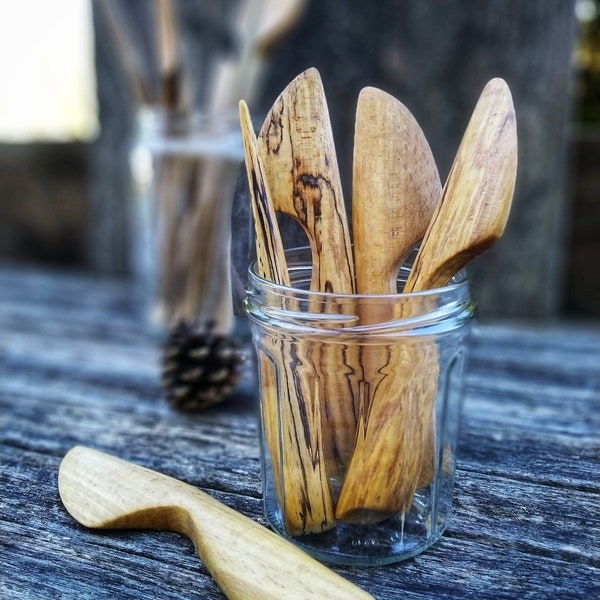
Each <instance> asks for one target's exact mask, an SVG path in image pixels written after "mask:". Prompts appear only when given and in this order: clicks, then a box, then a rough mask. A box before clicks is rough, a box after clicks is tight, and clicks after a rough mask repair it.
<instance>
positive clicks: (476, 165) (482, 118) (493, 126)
mask: <svg viewBox="0 0 600 600" xmlns="http://www.w3.org/2000/svg"><path fill="white" fill-rule="evenodd" d="M516 167H517V137H516V121H515V114H514V108H513V105H512V99H511V95H510V90H509V88H508V86H507V85H506V83H505V82H504V81H503V80H501V79H493V80H492V81H490V82H489V83H488V84H487V85H486V86H485V88H484V90H483V92H482V94H481V96H480V98H479V101H478V102H477V105H476V106H475V110H474V111H473V115H472V117H471V119H470V121H469V124H468V126H467V129H466V131H465V134H464V137H463V140H462V142H461V144H460V147H459V149H458V153H457V156H456V160H455V162H454V165H453V167H452V170H451V172H450V175H449V177H448V180H447V182H446V184H445V186H444V190H443V194H442V198H441V201H440V202H439V204H438V206H437V208H436V210H435V213H434V214H433V216H432V218H431V222H430V223H429V225H428V227H427V230H426V232H425V237H424V239H423V241H422V243H421V245H420V248H419V251H418V253H417V257H416V259H415V262H414V265H413V267H412V270H411V272H410V274H409V276H408V279H407V281H406V284H405V286H404V291H405V292H416V291H423V290H428V289H434V288H436V287H442V286H444V285H446V284H447V283H448V281H449V280H450V278H451V277H452V276H453V275H455V274H456V273H457V272H458V271H459V270H460V269H462V268H463V267H465V266H466V264H468V263H469V262H470V261H471V260H473V259H474V258H476V257H477V256H479V255H480V254H481V253H483V252H484V251H485V250H487V249H488V248H489V247H490V246H491V245H492V244H494V242H496V241H497V240H498V239H499V237H500V236H501V235H502V233H503V231H504V227H505V225H506V221H507V219H508V214H509V212H510V206H511V202H512V195H513V190H514V185H515V178H516ZM422 304H423V305H422V306H419V302H418V298H417V303H416V305H413V306H411V305H410V304H409V303H407V309H408V311H409V312H408V314H403V316H411V315H413V314H415V313H414V312H413V310H414V309H415V308H417V309H423V310H427V303H426V302H423V303H422ZM399 351H400V352H402V356H400V357H399V358H398V360H397V361H396V360H395V359H394V364H395V365H398V366H399V365H403V367H404V368H405V369H406V371H405V373H404V376H403V378H401V379H400V381H397V382H396V386H394V387H392V388H391V390H394V391H396V390H397V389H398V388H399V390H400V393H399V395H396V394H394V393H393V392H390V391H388V389H386V388H385V387H382V386H381V383H382V382H383V381H384V379H383V377H382V376H381V375H380V376H379V379H378V380H377V382H378V385H379V389H381V390H382V392H381V393H379V395H378V396H377V397H376V398H374V400H373V401H372V402H371V403H370V404H369V405H368V407H367V409H366V410H365V411H364V414H365V419H366V422H365V424H364V426H359V435H358V436H357V444H356V446H355V450H354V453H353V456H352V461H351V463H350V466H349V468H348V473H347V474H346V477H345V480H344V486H343V488H342V492H341V494H340V502H339V503H338V507H337V514H338V516H339V517H340V518H342V517H343V515H348V516H349V517H351V515H353V514H354V513H355V512H357V511H358V513H359V514H360V512H361V511H360V510H359V507H360V508H362V511H369V510H373V511H376V512H381V513H382V514H383V515H385V514H390V513H392V514H393V513H394V512H395V511H402V510H405V509H406V508H407V506H410V503H409V502H408V504H407V497H408V498H409V496H410V495H411V494H412V492H411V491H410V486H407V483H406V482H407V480H410V479H411V478H415V479H414V482H413V487H412V491H413V492H414V490H415V489H417V488H420V487H423V486H426V485H429V484H430V483H431V481H432V480H433V477H434V476H435V472H436V468H437V467H436V463H437V459H436V436H435V421H434V417H433V415H434V413H435V399H436V394H437V392H438V377H439V374H440V371H439V367H438V362H439V360H438V353H437V349H436V346H435V341H434V342H431V343H429V344H425V345H423V346H422V347H419V346H413V348H412V349H411V348H410V346H408V347H407V348H402V349H399ZM383 358H387V360H388V361H390V360H392V354H391V353H388V356H387V357H382V359H383ZM382 364H387V363H385V362H383V363H382ZM381 371H382V370H381V369H379V370H377V369H375V370H374V373H375V374H377V373H381ZM397 371H398V369H396V372H397ZM403 382H406V383H405V384H403ZM400 403H408V404H410V405H411V407H405V408H404V409H401V408H400V407H399V406H398V405H399V404H400ZM390 415H393V417H390ZM407 420H409V421H410V427H408V428H406V429H404V430H403V429H402V427H403V426H405V424H406V422H407ZM399 430H400V431H402V430H403V431H404V432H405V433H404V435H400V436H399V435H398V434H397V431H399ZM391 457H395V461H394V460H392V459H391ZM396 457H397V458H396ZM413 461H414V462H415V463H416V464H412V462H413ZM367 478H369V479H370V480H371V484H370V485H366V484H365V483H364V482H365V480H366V479H367ZM403 489H404V490H405V492H404V493H403V492H402V490H403Z"/></svg>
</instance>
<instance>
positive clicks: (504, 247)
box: [0, 0, 600, 319]
mask: <svg viewBox="0 0 600 600" xmlns="http://www.w3.org/2000/svg"><path fill="white" fill-rule="evenodd" d="M103 1H108V0H97V1H95V2H93V1H91V0H55V1H54V2H52V3H48V2H45V1H44V0H20V1H19V2H12V1H11V0H0V46H2V48H0V73H2V78H3V82H2V89H1V91H0V260H1V261H2V262H3V263H5V264H6V263H9V264H14V263H17V264H20V263H22V264H32V263H33V264H35V265H41V266H44V267H49V268H57V267H59V268H77V269H82V270H86V271H88V272H92V273H97V274H99V275H100V274H109V275H117V276H128V273H129V269H130V266H129V263H128V252H127V244H128V211H127V201H128V196H129V169H128V152H129V149H130V146H131V143H132V135H133V131H134V124H135V114H136V103H135V100H134V98H133V95H132V93H131V89H130V87H129V85H128V82H127V78H126V75H125V73H124V70H123V63H122V60H121V57H120V56H119V54H118V51H117V49H116V48H115V43H114V38H113V37H112V36H111V35H110V31H109V24H108V22H107V19H106V14H105V12H104V11H103V10H102V7H101V6H100V4H101V2H103ZM118 2H119V3H120V4H121V5H122V6H121V8H122V10H123V13H124V14H125V15H126V17H127V19H128V21H129V22H130V24H131V26H132V30H133V31H135V32H137V34H139V38H140V43H141V44H142V47H144V44H146V46H145V48H146V53H147V54H148V55H149V54H151V53H152V45H151V44H149V43H148V42H147V40H148V39H149V29H150V28H151V15H150V14H149V11H151V10H152V5H153V3H152V2H149V1H148V0H118ZM236 4H237V1H236V0H210V1H209V0H175V8H176V10H177V14H178V16H179V18H180V23H181V34H182V39H183V41H184V44H185V56H186V60H187V63H188V66H190V65H191V66H192V67H193V70H194V72H195V73H196V75H197V79H196V81H197V90H195V92H196V97H197V101H198V102H201V101H202V99H203V97H204V96H205V95H206V93H207V91H206V89H205V88H204V87H203V81H205V80H206V73H207V72H208V70H209V65H210V60H211V58H212V57H214V56H215V55H217V54H223V53H227V52H234V51H235V48H232V47H231V46H232V43H231V35H230V26H231V22H230V20H231V19H230V16H231V14H233V11H234V9H235V7H236ZM310 66H315V67H317V68H318V69H319V70H320V72H321V75H322V78H323V82H324V85H325V90H326V93H327V98H328V104H329V110H330V115H331V119H332V123H333V128H334V133H335V135H336V144H337V150H338V159H339V162H340V169H341V172H342V180H343V183H344V185H345V190H346V199H347V200H348V199H349V198H350V196H351V192H350V179H351V156H352V138H353V123H354V110H355V105H356V99H357V96H358V92H359V90H360V89H361V88H362V87H363V86H365V85H373V86H377V87H380V88H382V89H384V90H385V91H387V92H389V93H391V94H392V95H394V96H396V97H397V98H398V99H400V100H401V101H402V102H403V103H404V104H406V105H407V106H408V107H409V108H410V110H411V111H412V112H413V114H414V115H415V117H416V118H417V120H418V121H419V123H420V124H421V126H422V128H423V130H424V132H425V134H426V136H427V138H428V140H429V142H430V144H431V147H432V150H433V153H434V156H435V157H436V160H437V162H438V167H439V170H440V175H441V177H442V180H444V179H445V177H446V175H447V173H448V170H449V168H450V164H451V162H452V159H453V157H454V154H455V152H456V149H457V148H458V144H459V142H460V139H461V136H462V133H463V131H464V128H465V126H466V124H467V121H468V119H469V117H470V114H471V111H472V110H473V107H474V105H475V103H476V101H477V98H478V96H479V93H480V92H481V90H482V88H483V86H484V85H485V83H486V82H487V81H488V80H489V79H491V78H492V77H495V76H501V77H504V78H505V79H506V80H507V81H508V83H509V85H510V87H511V90H512V92H513V97H514V102H515V107H516V111H517V120H518V127H519V144H520V148H519V153H520V156H519V161H520V164H519V175H518V181H517V190H516V194H515V199H514V204H513V211H512V213H511V218H510V221H509V226H508V228H507V231H506V233H505V236H504V238H503V239H502V240H501V241H500V243H499V244H498V245H497V246H496V247H494V248H493V249H492V250H491V251H490V252H488V253H487V254H486V255H485V256H483V257H482V258H480V259H479V260H478V261H477V262H476V264H475V265H473V267H472V269H471V270H470V273H471V279H472V281H473V287H474V293H475V296H476V297H477V298H478V300H479V303H480V307H481V312H482V316H483V317H484V318H485V317H486V316H493V317H524V318H535V319H548V318H560V317H567V316H568V317H577V318H594V319H597V318H598V317H599V316H600V261H599V257H600V169H599V167H600V0H527V2H523V1H522V0H482V1H480V2H473V1H472V0H446V1H445V2H443V3H440V2H437V1H436V0H378V1H375V2H364V1H363V0H308V3H307V7H306V10H305V12H304V14H303V15H302V17H301V20H300V21H299V23H298V25H297V27H296V28H295V29H294V30H293V31H292V32H291V34H290V35H289V36H288V37H287V38H286V39H284V40H283V41H282V43H281V44H280V45H279V46H278V47H277V49H276V52H275V53H274V54H273V56H272V57H271V59H270V61H269V63H268V66H267V71H266V76H265V80H264V85H263V87H262V89H261V91H260V93H259V95H258V96H257V98H256V99H255V101H254V102H253V104H252V105H251V106H250V108H251V111H252V113H253V114H254V115H260V114H264V113H265V112H266V111H267V110H268V108H269V107H270V106H271V104H272V102H273V100H274V99H275V97H276V96H277V94H278V93H279V92H280V91H281V89H283V87H284V86H285V85H286V84H287V83H288V82H289V81H290V80H291V79H292V78H293V77H295V76H296V75H297V74H298V73H300V72H301V71H302V70H304V69H305V68H307V67H310ZM240 181H241V182H243V178H240ZM240 187H242V186H240ZM240 197H241V200H240V202H241V203H242V204H241V207H242V208H241V209H240V210H241V211H242V212H241V218H244V215H246V217H247V213H244V206H243V191H242V190H240ZM238 218H240V217H239V215H238ZM235 231H236V233H235V235H236V239H234V243H235V244H237V245H238V246H240V247H241V248H246V246H247V239H243V238H245V235H244V234H245V233H246V232H247V231H249V230H248V229H244V228H238V229H236V230H235ZM241 256H242V258H241V259H240V260H242V261H243V260H245V259H246V258H245V256H244V254H243V253H241Z"/></svg>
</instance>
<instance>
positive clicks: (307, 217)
mask: <svg viewBox="0 0 600 600" xmlns="http://www.w3.org/2000/svg"><path fill="white" fill-rule="evenodd" d="M258 151H259V154H260V156H261V158H262V161H263V164H264V166H265V175H266V178H267V181H268V182H269V188H270V190H271V194H272V196H273V205H274V207H275V210H276V211H278V212H281V213H284V214H286V215H288V216H289V217H292V218H293V219H295V220H296V221H298V223H299V224H300V225H301V226H302V228H303V229H304V231H305V233H306V235H307V236H308V240H309V242H310V247H311V250H312V254H313V261H312V263H313V276H312V283H311V289H312V290H314V291H321V292H335V293H339V294H344V293H352V292H353V291H354V262H353V259H352V251H351V247H350V235H349V232H348V223H347V217H346V208H345V205H344V197H343V193H342V186H341V181H340V175H339V172H338V166H337V157H336V149H335V144H334V140H333V132H332V129H331V123H330V121H329V111H328V108H327V102H326V99H325V92H324V90H323V84H322V83H321V78H320V75H319V73H318V71H317V70H316V69H308V70H306V71H304V72H303V73H301V74H300V75H298V76H297V77H296V78H295V79H294V80H293V81H292V82H291V83H290V84H289V85H288V86H287V87H286V88H285V89H284V91H283V92H282V93H281V94H280V95H279V96H278V98H277V99H276V100H275V102H274V104H273V106H272V107H271V110H270V111H269V114H268V115H267V117H266V119H265V122H264V124H263V126H262V128H261V130H260V132H259V135H258Z"/></svg>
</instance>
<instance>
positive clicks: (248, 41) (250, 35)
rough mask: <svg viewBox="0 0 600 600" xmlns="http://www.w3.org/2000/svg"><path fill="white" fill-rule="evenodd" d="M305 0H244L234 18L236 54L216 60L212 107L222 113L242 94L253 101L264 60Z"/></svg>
mask: <svg viewBox="0 0 600 600" xmlns="http://www.w3.org/2000/svg"><path fill="white" fill-rule="evenodd" d="M305 4H306V0H241V2H240V3H239V9H238V14H237V15H236V18H235V19H234V21H233V25H234V27H233V32H232V33H233V39H234V44H235V55H234V56H232V57H227V58H225V59H223V60H217V61H216V64H215V66H214V73H213V75H212V84H211V86H212V94H211V98H210V109H211V111H213V112H217V113H223V112H224V111H226V110H228V109H232V108H234V107H235V105H236V104H237V103H238V102H239V100H240V99H241V98H243V99H244V100H245V101H246V102H250V103H252V102H253V101H254V96H255V94H256V90H257V89H258V87H259V84H260V82H261V80H262V75H263V71H264V66H265V62H266V61H267V59H268V58H269V56H270V55H271V54H272V53H273V51H274V50H275V48H276V46H277V44H278V43H279V42H280V41H281V40H282V38H284V37H285V36H286V35H287V34H288V33H289V32H290V30H291V29H292V28H293V27H294V26H295V25H296V24H297V22H298V20H299V19H300V16H301V14H302V11H303V10H304V6H305Z"/></svg>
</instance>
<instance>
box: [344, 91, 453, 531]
mask: <svg viewBox="0 0 600 600" xmlns="http://www.w3.org/2000/svg"><path fill="white" fill-rule="evenodd" d="M352 189H353V196H352V223H353V228H352V229H353V239H354V263H355V267H356V285H357V291H358V293H361V294H395V293H396V292H397V278H398V271H399V269H400V265H401V264H402V262H403V260H404V259H405V258H406V255H407V253H408V252H409V251H411V250H412V249H413V248H414V247H415V245H416V244H417V243H418V242H420V241H421V239H422V237H423V235H424V234H425V231H426V230H427V228H428V226H429V222H430V220H431V217H432V215H433V213H434V210H435V208H436V206H437V204H438V202H439V200H440V196H441V189H442V186H441V183H440V178H439V175H438V171H437V167H436V164H435V160H434V158H433V155H432V153H431V149H430V148H429V144H428V143H427V140H426V139H425V135H424V134H423V131H422V130H421V128H420V127H419V124H418V123H417V122H416V120H415V118H414V117H413V115H412V114H411V113H410V111H409V110H408V109H407V108H406V107H405V106H404V105H403V104H402V103H401V102H400V101H398V100H397V99H395V98H393V97H392V96H390V95H389V94H386V93H385V92H383V91H381V90H378V89H376V88H364V89H363V90H361V93H360V95H359V98H358V105H357V109H356V125H355V134H354V166H353V186H352ZM406 308H407V310H408V307H406ZM419 308H426V307H425V306H419ZM359 315H360V319H361V322H362V323H363V324H365V325H369V324H377V323H385V322H386V321H392V320H393V318H394V305H393V303H391V302H389V303H386V302H385V301H382V302H381V303H379V304H373V303H370V302H363V303H362V305H360V306H359ZM396 316H397V315H396ZM405 316H408V315H405ZM401 343H402V342H401ZM403 345H404V347H399V345H398V344H395V345H394V344H390V345H388V346H381V345H379V346H376V345H364V346H363V347H362V348H361V350H360V366H361V368H362V378H361V383H360V385H359V390H358V398H359V404H360V409H359V419H358V426H357V436H356V441H355V444H354V448H353V452H352V457H351V459H350V461H349V465H348V472H347V473H346V476H345V479H344V484H343V487H342V491H341V494H340V502H339V504H338V506H337V511H336V514H337V516H338V517H339V518H342V519H345V520H359V521H360V520H365V519H366V520H369V519H374V520H382V519H383V518H385V517H386V516H389V515H391V514H395V513H397V512H403V511H404V510H406V509H408V508H409V507H410V504H411V501H412V496H413V494H414V491H415V490H416V489H417V488H419V487H424V486H425V485H428V484H429V483H430V482H431V478H432V476H433V472H434V471H433V470H432V468H431V467H430V466H429V463H432V459H431V452H427V455H428V457H427V459H425V460H424V459H423V457H422V450H421V448H422V447H424V446H425V444H424V443H423V442H422V441H421V439H420V438H421V434H420V432H421V431H425V430H426V431H427V433H426V434H425V435H427V437H428V438H429V437H430V436H429V435H428V433H429V431H430V430H431V429H432V428H431V427H428V424H430V423H431V421H432V416H431V415H432V413H433V406H434V402H433V400H434V399H435V392H436V387H437V386H436V385H435V383H433V382H436V381H437V377H438V368H437V361H438V357H437V351H436V349H435V347H430V348H420V347H419V346H418V345H412V347H411V343H410V342H408V341H405V342H404V344H403ZM427 400H428V401H427ZM431 442H433V445H434V448H435V438H433V440H431V439H427V440H426V443H427V446H429V445H430V444H431ZM424 463H426V464H427V466H428V468H427V472H425V468H424Z"/></svg>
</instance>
